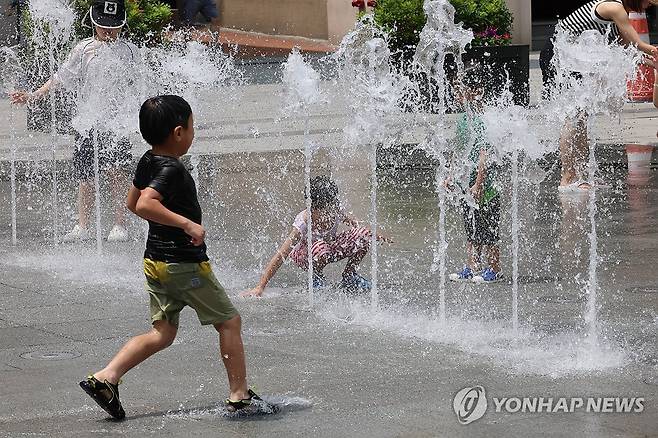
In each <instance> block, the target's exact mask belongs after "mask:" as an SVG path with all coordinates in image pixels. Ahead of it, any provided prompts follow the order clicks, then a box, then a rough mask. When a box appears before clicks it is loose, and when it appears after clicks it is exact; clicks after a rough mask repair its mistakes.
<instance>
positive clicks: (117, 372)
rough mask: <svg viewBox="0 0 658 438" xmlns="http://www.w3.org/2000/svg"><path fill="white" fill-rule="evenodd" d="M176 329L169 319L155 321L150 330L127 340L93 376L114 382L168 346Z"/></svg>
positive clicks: (99, 379)
mask: <svg viewBox="0 0 658 438" xmlns="http://www.w3.org/2000/svg"><path fill="white" fill-rule="evenodd" d="M177 330H178V327H176V326H175V325H174V324H171V323H170V322H169V321H165V320H159V321H155V322H154V323H153V329H152V330H150V331H148V332H146V333H144V334H142V335H139V336H135V337H134V338H132V339H131V340H129V341H128V342H127V343H126V344H125V345H124V346H123V348H121V350H119V352H118V353H117V354H116V355H115V356H114V358H112V360H111V361H110V363H109V364H107V366H106V367H105V368H103V369H102V370H101V371H99V372H97V373H94V377H95V378H96V379H97V380H98V381H100V382H103V381H104V380H107V381H108V382H110V383H112V384H116V383H117V382H118V381H119V379H120V378H121V376H123V375H124V374H126V373H127V372H128V371H129V370H130V369H132V368H133V367H135V366H136V365H139V364H140V363H142V362H143V361H145V360H146V359H148V358H149V357H151V356H152V355H154V354H155V353H157V352H158V351H161V350H164V349H165V348H167V347H168V346H170V345H171V343H172V342H174V339H175V338H176V332H177Z"/></svg>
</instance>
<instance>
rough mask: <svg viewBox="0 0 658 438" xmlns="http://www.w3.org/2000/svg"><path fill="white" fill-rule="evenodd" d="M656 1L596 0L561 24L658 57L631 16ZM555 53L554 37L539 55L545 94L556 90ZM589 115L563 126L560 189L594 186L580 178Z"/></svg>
mask: <svg viewBox="0 0 658 438" xmlns="http://www.w3.org/2000/svg"><path fill="white" fill-rule="evenodd" d="M654 4H658V0H592V1H590V2H588V3H586V4H585V5H583V6H581V7H579V8H578V9H576V10H575V11H574V12H572V13H571V14H569V15H567V16H566V17H565V18H564V19H562V20H560V21H559V22H558V26H560V27H561V28H562V29H564V30H566V31H568V32H569V33H571V34H572V35H574V36H578V35H580V34H581V33H583V32H585V31H588V30H596V31H599V32H601V33H602V34H607V35H608V36H609V37H610V40H611V42H616V43H619V44H624V45H628V44H632V45H633V46H635V47H637V48H638V50H640V51H642V52H644V53H645V54H646V55H647V56H648V58H649V59H651V60H653V59H654V58H656V59H658V49H657V48H656V47H654V46H652V45H651V44H649V43H647V42H644V41H642V39H641V38H640V35H638V33H637V32H636V31H635V29H634V28H633V26H632V25H631V22H630V20H629V18H628V14H629V13H630V12H644V11H646V9H648V8H649V7H650V6H652V5H654ZM553 55H554V48H553V39H551V40H549V41H548V42H547V43H546V47H544V49H543V50H542V52H541V55H540V58H539V64H540V67H541V70H542V79H543V84H544V90H543V96H544V98H550V97H551V93H552V92H553V91H554V90H555V76H556V70H555V66H554V64H553V63H552V62H551V61H552V59H553ZM586 117H587V115H586V114H585V113H584V112H581V114H580V115H579V117H577V119H576V120H567V121H566V123H565V127H564V129H563V130H562V133H561V136H560V159H561V161H562V172H561V180H560V186H559V190H560V192H570V191H581V190H588V189H590V188H591V184H590V183H587V182H585V181H583V180H581V179H580V178H581V175H580V173H581V171H580V170H581V169H582V168H583V167H584V161H585V160H586V157H587V155H588V154H587V148H588V144H589V143H588V139H587V132H586V126H587V123H586Z"/></svg>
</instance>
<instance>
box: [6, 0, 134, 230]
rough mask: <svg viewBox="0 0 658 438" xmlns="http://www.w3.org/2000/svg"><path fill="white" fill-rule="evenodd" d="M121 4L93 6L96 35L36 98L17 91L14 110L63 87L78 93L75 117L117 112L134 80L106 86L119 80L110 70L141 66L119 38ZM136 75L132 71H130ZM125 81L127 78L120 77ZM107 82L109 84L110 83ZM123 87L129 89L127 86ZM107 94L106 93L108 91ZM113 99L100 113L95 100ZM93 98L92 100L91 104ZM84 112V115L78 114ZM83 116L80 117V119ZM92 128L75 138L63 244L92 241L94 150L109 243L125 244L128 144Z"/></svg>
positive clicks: (100, 1)
mask: <svg viewBox="0 0 658 438" xmlns="http://www.w3.org/2000/svg"><path fill="white" fill-rule="evenodd" d="M124 1H125V0H95V1H94V3H93V4H92V6H91V7H90V9H89V12H88V15H89V17H90V19H91V22H92V24H93V29H94V35H93V36H92V37H90V38H86V39H84V40H82V41H80V42H79V43H78V44H77V45H76V46H75V47H74V48H73V49H72V50H71V52H70V53H69V55H68V57H67V59H66V61H65V62H64V63H63V64H62V65H61V66H60V67H59V69H58V70H57V72H56V73H55V74H54V75H53V76H52V77H51V78H50V79H49V80H48V81H46V83H44V84H43V85H42V86H41V87H40V88H38V89H37V90H36V91H34V92H31V93H29V92H25V91H17V92H13V93H10V97H11V101H12V103H14V104H22V103H26V102H28V101H29V100H33V99H40V98H43V97H45V96H46V95H47V94H48V93H49V92H50V90H51V89H53V88H54V87H58V86H64V87H66V88H67V89H69V90H72V91H74V92H76V93H77V102H78V110H79V116H80V117H82V118H84V117H87V118H88V117H89V115H88V114H84V113H85V112H86V111H94V109H95V108H97V109H96V111H101V110H103V111H105V112H108V111H113V110H114V111H115V112H116V111H117V109H116V107H117V106H118V103H119V102H122V101H125V100H126V97H127V96H128V94H129V93H132V94H134V93H133V91H134V90H130V89H128V88H129V85H130V84H132V83H134V81H135V80H136V78H123V79H122V81H123V82H122V83H121V84H114V83H109V84H108V83H105V82H102V81H108V79H107V78H108V77H109V78H111V79H116V78H120V77H121V76H122V75H121V74H114V75H108V74H107V72H108V71H110V70H114V71H116V70H118V69H120V68H121V67H122V66H128V65H131V66H135V65H137V64H139V63H140V62H141V60H140V54H139V50H138V49H137V47H136V46H135V45H134V44H132V43H130V42H128V41H126V40H125V39H123V38H121V37H120V33H121V30H122V29H123V27H124V26H125V24H126V7H125V3H124ZM101 52H102V53H110V54H111V56H99V53H101ZM133 71H134V69H133ZM123 76H126V75H123ZM110 82H111V80H110ZM126 84H127V85H126ZM108 89H109V90H108ZM103 93H105V95H108V94H109V96H111V101H106V102H103V103H102V105H104V106H105V107H106V108H102V109H101V108H99V105H101V102H98V100H99V99H98V96H99V95H101V96H103ZM94 98H95V99H96V100H94ZM81 108H83V110H81ZM81 112H82V113H81ZM94 125H96V126H93V127H91V128H86V129H85V130H84V131H82V132H77V131H76V132H75V134H74V137H75V149H74V152H73V174H74V177H75V178H76V180H78V181H79V194H78V223H77V224H76V225H75V227H74V228H73V230H72V231H71V232H69V233H67V234H66V235H64V236H63V238H62V240H63V241H65V242H72V241H79V240H87V239H91V238H92V234H91V233H90V232H89V224H90V215H91V210H92V206H93V202H94V183H93V177H94V168H95V166H94V161H95V160H94V149H95V148H97V149H98V165H99V171H107V173H108V176H109V178H110V187H111V191H112V197H113V198H114V199H113V205H114V211H115V213H114V226H113V228H112V229H111V231H110V233H109V235H108V236H107V240H108V241H125V240H128V234H127V231H126V229H125V227H124V221H125V206H124V205H123V194H124V192H123V188H124V187H125V186H126V185H127V184H128V176H127V171H126V170H127V167H128V166H129V165H130V163H131V162H132V155H131V149H132V147H131V144H130V142H129V141H128V139H127V138H126V137H125V135H122V133H117V132H116V131H118V129H115V130H114V132H113V131H112V130H110V129H108V127H107V126H100V125H102V122H100V123H99V122H95V123H94Z"/></svg>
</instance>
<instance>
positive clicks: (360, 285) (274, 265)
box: [241, 175, 389, 297]
mask: <svg viewBox="0 0 658 438" xmlns="http://www.w3.org/2000/svg"><path fill="white" fill-rule="evenodd" d="M340 223H344V224H346V225H348V226H349V227H350V228H349V229H347V230H345V231H342V232H340V233H339V232H338V226H339V225H340ZM311 224H312V225H311V231H312V233H313V234H312V242H313V243H312V247H311V249H312V254H313V274H314V275H313V287H314V288H315V287H317V288H320V287H324V286H326V280H325V278H324V275H323V274H322V270H323V269H324V268H325V267H326V266H327V265H328V264H330V263H335V262H337V261H339V260H343V259H347V264H346V265H345V269H344V270H343V279H342V282H341V286H342V287H343V288H345V289H348V290H352V291H355V290H369V289H370V281H369V280H367V279H366V278H364V277H362V276H361V275H359V274H358V273H357V272H356V268H357V267H358V266H359V264H360V263H361V260H363V258H364V257H365V255H366V254H367V253H368V249H369V248H370V239H371V236H372V233H371V232H370V230H369V229H368V228H367V227H363V226H360V225H359V222H358V221H357V220H356V219H355V218H354V217H352V216H350V215H349V214H347V213H346V212H345V211H344V210H343V209H341V208H340V202H339V201H338V187H337V186H336V183H335V182H334V181H333V180H332V179H331V178H329V177H328V176H324V175H322V176H316V177H315V178H313V179H312V180H311ZM307 226H308V213H307V210H302V211H300V212H299V214H297V216H296V217H295V221H294V222H293V225H292V230H290V233H289V234H288V237H287V238H286V240H285V241H284V242H283V244H282V245H281V247H280V248H279V249H278V250H277V252H276V254H274V256H273V257H272V259H271V260H270V262H269V263H268V264H267V266H266V267H265V271H264V272H263V274H262V276H261V278H260V281H259V283H258V285H257V286H256V287H255V288H253V289H250V290H248V291H245V292H242V294H241V295H242V296H249V295H251V296H257V297H259V296H261V295H263V291H264V290H265V287H267V283H268V282H269V281H270V280H271V279H272V277H274V274H276V272H277V271H278V270H279V268H280V267H281V265H282V264H283V261H284V260H285V259H286V258H287V257H288V256H290V258H291V259H292V261H293V263H295V264H296V265H297V266H299V267H300V268H302V269H304V270H306V269H308V249H307V228H306V227H307ZM377 240H381V241H385V242H389V239H388V238H386V237H384V236H382V235H378V236H377Z"/></svg>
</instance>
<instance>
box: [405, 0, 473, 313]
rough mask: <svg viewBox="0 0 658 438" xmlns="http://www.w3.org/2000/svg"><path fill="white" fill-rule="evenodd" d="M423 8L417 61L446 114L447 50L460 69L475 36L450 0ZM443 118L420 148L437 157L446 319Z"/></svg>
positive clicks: (438, 255) (437, 261) (436, 266)
mask: <svg viewBox="0 0 658 438" xmlns="http://www.w3.org/2000/svg"><path fill="white" fill-rule="evenodd" d="M423 10H424V11H425V15H426V16H427V22H426V23H425V26H424V27H423V30H422V31H421V33H420V40H419V42H418V46H417V47H416V52H415V53H414V65H415V66H416V68H417V69H418V70H419V71H421V72H423V73H425V74H426V75H427V77H428V78H430V87H429V89H430V90H432V85H433V84H436V88H437V92H436V95H435V96H432V95H431V94H430V98H431V99H432V102H431V107H432V108H433V111H435V112H436V113H438V114H439V115H443V114H444V113H445V109H446V101H445V97H446V77H445V70H444V64H445V60H446V55H447V54H452V55H453V56H454V59H455V60H456V62H457V67H458V69H460V68H461V55H462V53H463V52H464V49H465V47H466V45H467V44H468V43H470V42H471V40H472V39H473V32H472V31H470V30H467V29H464V28H463V27H462V25H461V24H455V8H454V7H453V6H452V4H450V2H449V1H447V0H426V1H425V3H424V4H423ZM443 124H444V120H443V119H439V120H438V121H434V124H433V126H432V127H431V128H430V129H429V130H428V140H427V142H426V144H424V145H422V146H421V148H422V149H424V150H426V151H428V152H430V154H431V155H432V156H434V157H435V158H436V159H438V166H437V170H436V176H435V181H436V183H435V184H436V192H437V198H438V210H439V223H438V226H437V234H438V236H437V237H438V239H437V240H438V242H437V245H436V246H435V247H434V261H433V263H432V271H438V276H439V291H438V292H439V318H440V320H441V321H445V319H446V306H445V293H446V286H445V277H446V253H447V250H448V242H447V239H446V228H445V221H446V212H445V210H446V197H447V194H446V187H445V185H444V183H443V182H444V181H445V180H446V177H447V161H446V157H445V151H446V150H447V149H448V146H447V144H446V136H445V135H444V134H443V132H444V131H445V128H444V127H443V126H442V125H443Z"/></svg>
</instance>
